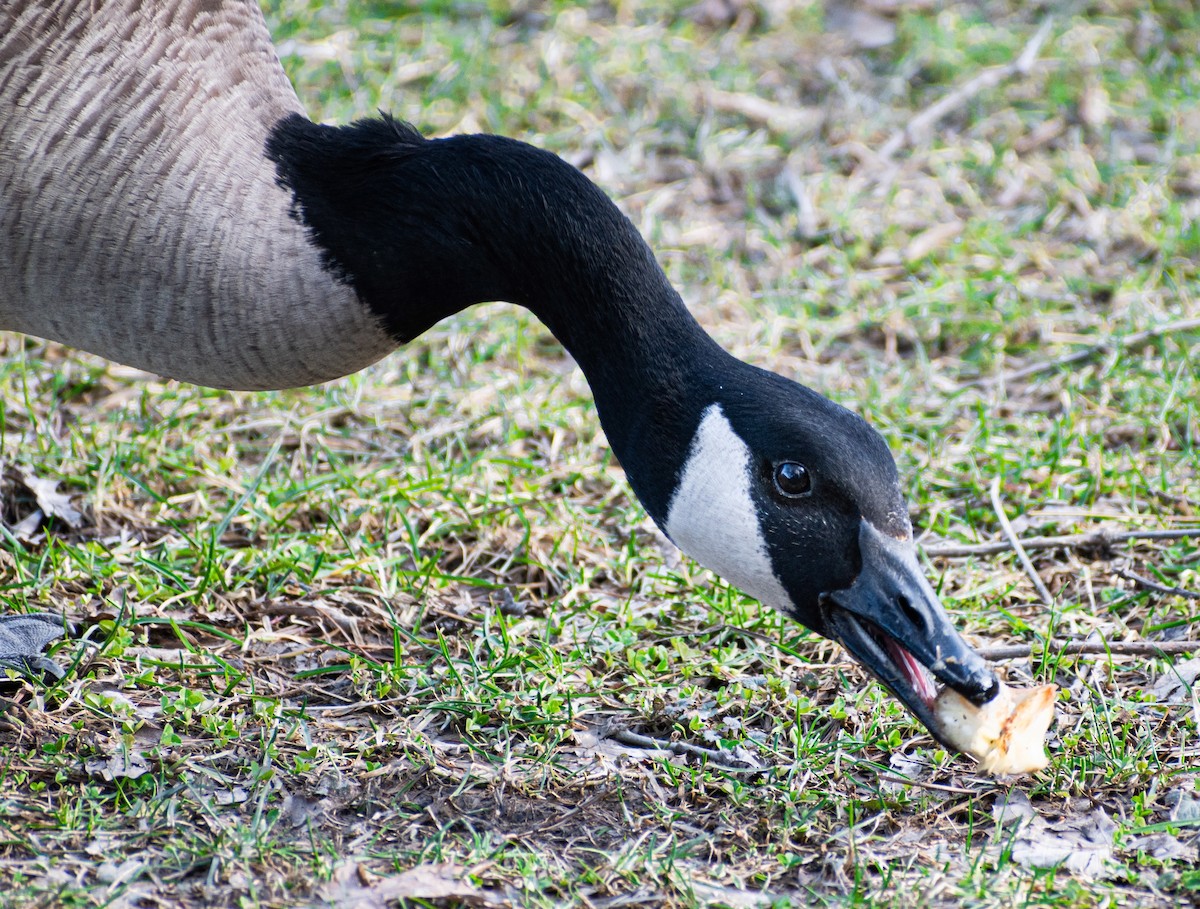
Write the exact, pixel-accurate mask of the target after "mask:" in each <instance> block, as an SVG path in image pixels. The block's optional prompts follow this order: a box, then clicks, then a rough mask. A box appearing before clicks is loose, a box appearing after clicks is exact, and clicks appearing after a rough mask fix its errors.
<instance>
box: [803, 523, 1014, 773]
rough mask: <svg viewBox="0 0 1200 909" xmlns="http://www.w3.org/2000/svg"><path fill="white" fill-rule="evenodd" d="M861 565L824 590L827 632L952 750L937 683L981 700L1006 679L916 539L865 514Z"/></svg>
mask: <svg viewBox="0 0 1200 909" xmlns="http://www.w3.org/2000/svg"><path fill="white" fill-rule="evenodd" d="M858 540H859V547H860V550H861V553H862V566H863V567H862V571H861V572H859V575H858V577H857V578H856V579H855V581H854V583H853V584H852V585H851V586H849V587H846V588H844V589H842V590H835V591H832V592H830V593H826V594H823V595H822V598H821V611H822V617H823V619H824V621H825V630H826V633H827V634H828V635H829V636H830V637H831V638H833V639H834V640H836V641H838V642H839V643H840V644H841V645H842V646H843V647H845V648H846V649H847V650H849V651H850V653H851V654H852V655H853V656H854V657H855V659H857V660H858V661H859V662H860V663H862V664H863V666H865V667H866V668H867V669H868V670H869V671H870V672H871V673H872V674H873V675H874V676H875V677H876V678H877V679H879V680H880V681H881V682H883V684H884V685H886V686H887V687H888V688H889V689H891V692H892V693H893V694H894V695H895V696H896V697H897V698H899V699H900V701H901V703H903V704H904V706H905V707H907V708H908V710H909V712H911V713H912V715H913V716H915V717H916V718H917V719H918V720H920V721H921V722H922V723H924V724H925V727H926V728H927V729H928V730H929V731H930V732H931V733H933V736H934V738H936V739H937V740H938V741H939V742H941V743H942V744H943V745H945V746H946V747H948V748H950V750H952V751H957V749H956V748H953V747H952V746H950V745H949V744H948V743H947V742H946V741H945V739H944V738H943V736H942V733H941V730H940V728H939V727H940V725H941V724H940V723H939V722H938V721H937V718H936V717H935V715H934V710H933V705H934V701H935V699H936V698H937V693H938V688H937V683H939V682H940V683H942V684H944V685H947V686H949V687H950V688H953V689H954V690H955V691H957V692H958V693H959V694H961V695H962V696H963V697H965V698H967V699H968V700H969V701H971V702H972V703H974V704H975V705H977V706H978V705H982V704H985V703H987V702H988V701H990V700H991V699H992V698H993V697H995V696H996V693H997V692H998V691H999V690H1000V689H999V682H998V681H997V680H996V676H995V675H994V674H993V673H992V670H991V669H990V668H989V667H988V665H987V663H985V662H984V661H983V658H982V657H980V656H979V654H977V653H976V652H975V651H974V650H972V649H971V648H970V647H968V646H967V643H966V642H965V641H964V640H963V639H962V638H961V637H960V636H959V634H958V632H957V631H956V630H955V628H954V626H953V625H951V624H950V617H949V616H947V615H946V610H945V609H944V608H943V607H942V604H941V601H940V600H939V599H938V596H937V594H936V593H934V592H933V588H932V587H930V586H929V581H927V580H926V579H925V574H924V572H922V571H921V566H920V564H919V563H918V562H917V552H916V547H915V546H914V545H913V543H912V541H911V540H898V539H896V538H894V537H890V536H888V535H887V534H884V533H882V532H881V531H880V530H878V529H877V528H876V527H875V526H874V525H872V524H870V523H869V522H867V521H865V520H864V521H863V522H862V523H861V525H860V526H859V533H858Z"/></svg>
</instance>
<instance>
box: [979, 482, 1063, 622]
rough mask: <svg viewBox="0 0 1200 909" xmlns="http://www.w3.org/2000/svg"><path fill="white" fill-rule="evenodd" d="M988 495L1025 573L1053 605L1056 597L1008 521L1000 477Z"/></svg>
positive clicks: (1043, 598)
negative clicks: (1002, 497)
mask: <svg viewBox="0 0 1200 909" xmlns="http://www.w3.org/2000/svg"><path fill="white" fill-rule="evenodd" d="M988 495H989V496H990V497H991V499H992V509H993V510H994V511H995V512H996V517H997V518H998V519H999V520H1000V529H1001V530H1002V531H1003V532H1004V536H1005V537H1006V538H1007V539H1008V542H1009V543H1011V544H1012V548H1013V551H1014V552H1016V554H1017V558H1018V559H1020V560H1021V565H1023V566H1024V568H1025V573H1026V574H1027V575H1029V580H1031V581H1033V586H1034V588H1035V589H1036V590H1037V592H1038V596H1040V597H1041V598H1042V602H1043V603H1045V604H1046V605H1047V606H1053V605H1054V597H1052V596H1050V591H1049V590H1047V589H1046V585H1045V584H1043V583H1042V579H1041V577H1040V576H1039V575H1038V573H1037V569H1036V568H1034V567H1033V562H1031V561H1030V560H1029V556H1028V555H1027V554H1026V552H1025V549H1024V547H1023V546H1021V541H1020V540H1019V539H1017V535H1016V533H1014V532H1013V529H1012V524H1010V523H1008V515H1006V514H1005V513H1004V506H1003V505H1002V504H1001V502H1000V478H999V477H995V478H993V480H992V485H991V486H990V487H989V488H988Z"/></svg>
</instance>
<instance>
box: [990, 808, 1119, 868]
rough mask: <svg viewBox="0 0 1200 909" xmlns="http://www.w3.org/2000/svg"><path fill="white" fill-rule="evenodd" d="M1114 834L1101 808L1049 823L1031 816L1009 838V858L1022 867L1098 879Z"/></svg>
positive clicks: (1110, 848)
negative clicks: (1053, 869) (1055, 870)
mask: <svg viewBox="0 0 1200 909" xmlns="http://www.w3.org/2000/svg"><path fill="white" fill-rule="evenodd" d="M1116 832H1117V825H1116V822H1115V821H1113V819H1112V818H1111V817H1109V816H1108V814H1107V813H1106V812H1105V811H1104V809H1103V808H1096V809H1095V810H1093V811H1090V812H1088V813H1086V814H1080V815H1074V816H1068V817H1065V818H1063V819H1062V820H1059V821H1056V822H1055V823H1053V824H1051V823H1049V822H1047V821H1046V820H1045V819H1044V818H1042V817H1040V816H1038V815H1036V814H1035V815H1034V816H1033V817H1031V818H1030V819H1029V820H1028V822H1027V823H1024V824H1023V825H1022V827H1021V828H1020V829H1019V830H1018V831H1017V833H1016V835H1015V836H1014V837H1013V839H1012V859H1013V861H1014V862H1016V863H1017V864H1018V865H1024V866H1025V867H1026V868H1055V867H1062V868H1064V869H1066V870H1067V871H1070V872H1072V873H1073V874H1077V875H1079V876H1080V877H1089V878H1096V877H1102V876H1103V875H1104V873H1105V871H1106V867H1105V866H1106V864H1107V862H1108V859H1109V858H1111V857H1112V854H1113V835H1114V834H1115V833H1116Z"/></svg>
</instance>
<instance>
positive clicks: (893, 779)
mask: <svg viewBox="0 0 1200 909" xmlns="http://www.w3.org/2000/svg"><path fill="white" fill-rule="evenodd" d="M879 778H880V779H881V780H886V781H887V782H889V783H899V784H900V785H901V786H917V787H919V788H921V789H931V790H933V791H934V792H949V793H951V794H952V795H977V794H978V793H977V792H976V791H975V790H974V789H963V788H962V787H961V786H948V785H946V784H945V783H930V782H926V781H925V780H912V779H909V778H908V777H906V776H897V775H895V774H892V773H881V774H879Z"/></svg>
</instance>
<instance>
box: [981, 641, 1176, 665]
mask: <svg viewBox="0 0 1200 909" xmlns="http://www.w3.org/2000/svg"><path fill="white" fill-rule="evenodd" d="M1197 650H1200V641H1064V640H1062V639H1061V638H1051V639H1050V642H1049V645H1048V646H1043V645H1042V644H1001V645H998V646H996V647H980V648H977V649H976V651H975V652H976V653H978V654H979V655H980V656H981V657H983V658H984V659H985V660H1019V659H1021V658H1023V657H1031V656H1033V655H1034V654H1035V653H1042V652H1048V653H1054V654H1056V655H1059V656H1074V655H1084V654H1103V655H1105V656H1107V655H1109V654H1111V655H1113V656H1173V655H1175V654H1180V653H1193V652H1195V651H1197Z"/></svg>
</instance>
